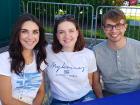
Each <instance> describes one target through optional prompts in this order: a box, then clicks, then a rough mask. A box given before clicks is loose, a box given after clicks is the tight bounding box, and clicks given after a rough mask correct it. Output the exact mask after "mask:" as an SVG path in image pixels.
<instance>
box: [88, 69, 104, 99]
mask: <svg viewBox="0 0 140 105" xmlns="http://www.w3.org/2000/svg"><path fill="white" fill-rule="evenodd" d="M89 77H90V80H89V81H90V84H91V86H92V88H93V90H94V92H95V95H96V97H98V98H101V97H103V94H102V86H101V83H100V75H99V72H98V71H96V72H93V73H89Z"/></svg>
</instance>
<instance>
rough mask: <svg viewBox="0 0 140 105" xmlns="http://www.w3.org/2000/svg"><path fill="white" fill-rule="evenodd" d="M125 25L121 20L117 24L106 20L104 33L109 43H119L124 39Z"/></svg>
mask: <svg viewBox="0 0 140 105" xmlns="http://www.w3.org/2000/svg"><path fill="white" fill-rule="evenodd" d="M126 28H127V24H126V23H125V21H124V20H123V19H121V20H120V21H119V23H116V22H113V21H112V20H110V19H107V20H106V22H105V24H104V33H105V35H106V37H107V38H108V40H109V41H110V42H119V41H121V39H123V38H124V33H125V31H126Z"/></svg>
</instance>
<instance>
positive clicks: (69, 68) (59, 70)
mask: <svg viewBox="0 0 140 105" xmlns="http://www.w3.org/2000/svg"><path fill="white" fill-rule="evenodd" d="M46 50H47V63H48V67H47V69H46V70H47V73H48V77H49V80H50V86H51V92H52V96H53V98H55V99H58V100H61V101H73V100H77V99H79V98H81V97H83V96H84V95H86V94H87V93H88V92H89V91H90V90H92V88H91V86H90V84H89V79H88V73H92V72H95V71H96V70H97V66H96V60H95V56H94V52H93V51H91V50H89V49H87V48H84V49H83V50H82V51H78V52H59V53H57V54H55V53H54V52H53V51H52V49H51V45H48V46H47V48H46Z"/></svg>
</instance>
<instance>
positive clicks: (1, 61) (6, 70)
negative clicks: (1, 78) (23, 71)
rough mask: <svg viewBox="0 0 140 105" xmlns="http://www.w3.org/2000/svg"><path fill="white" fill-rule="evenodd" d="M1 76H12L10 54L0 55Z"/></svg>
mask: <svg viewBox="0 0 140 105" xmlns="http://www.w3.org/2000/svg"><path fill="white" fill-rule="evenodd" d="M0 75H5V76H11V68H10V59H9V53H8V52H4V53H1V54H0Z"/></svg>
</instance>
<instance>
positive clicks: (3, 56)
mask: <svg viewBox="0 0 140 105" xmlns="http://www.w3.org/2000/svg"><path fill="white" fill-rule="evenodd" d="M0 58H6V59H7V58H9V52H8V51H5V52H2V53H0Z"/></svg>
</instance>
